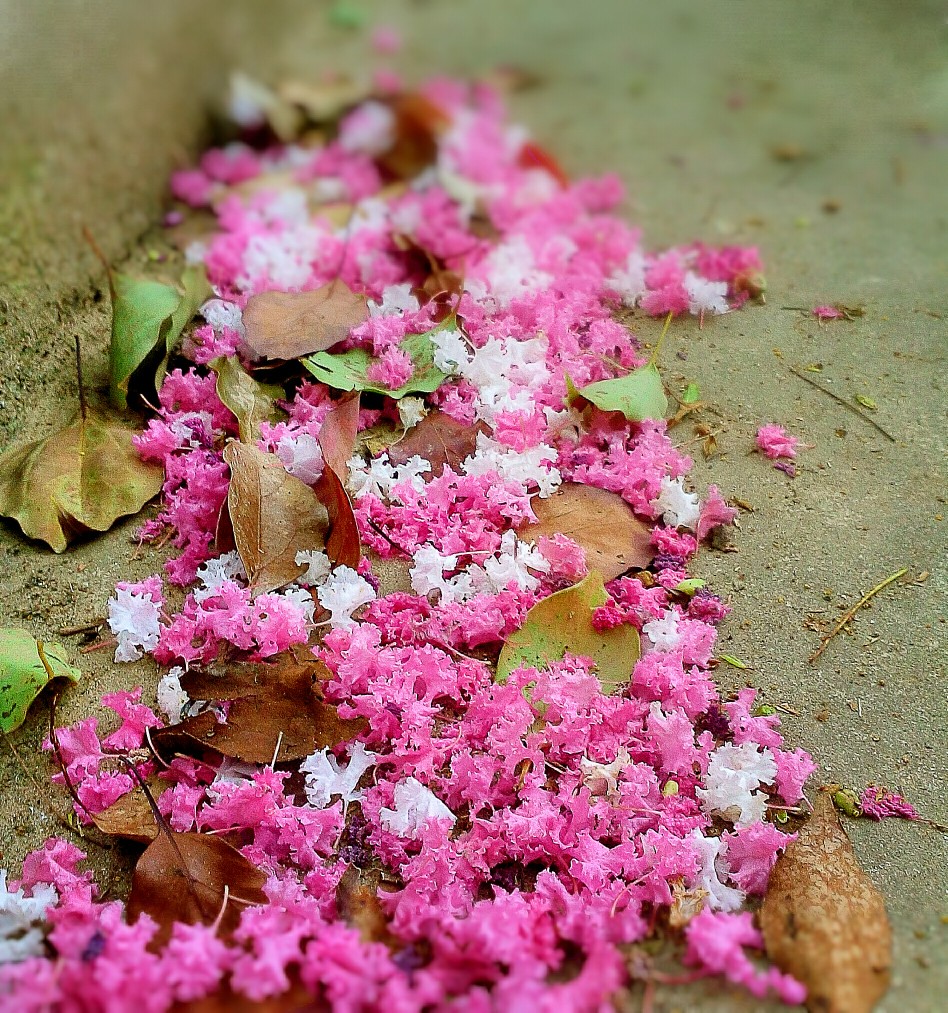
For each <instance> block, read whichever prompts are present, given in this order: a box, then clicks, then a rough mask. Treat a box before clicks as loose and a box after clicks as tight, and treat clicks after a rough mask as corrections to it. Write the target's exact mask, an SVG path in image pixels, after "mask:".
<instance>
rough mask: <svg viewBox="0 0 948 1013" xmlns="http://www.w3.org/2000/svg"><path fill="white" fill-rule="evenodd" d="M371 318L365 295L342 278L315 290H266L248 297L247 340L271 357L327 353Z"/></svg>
mask: <svg viewBox="0 0 948 1013" xmlns="http://www.w3.org/2000/svg"><path fill="white" fill-rule="evenodd" d="M368 318H369V309H368V304H367V303H366V301H365V296H362V295H358V294H357V293H356V292H353V291H352V289H351V288H349V287H348V285H346V284H345V283H343V282H342V281H340V280H339V279H338V278H336V279H335V280H333V281H331V282H329V284H328V285H323V286H322V288H317V289H313V290H312V291H310V292H260V293H259V294H258V295H253V296H251V297H250V299H249V300H248V301H247V306H246V308H245V309H244V315H243V322H244V329H245V331H246V334H245V336H244V340H245V342H246V343H247V345H248V347H249V348H250V349H251V350H252V351H253V352H255V353H256V354H257V355H259V356H262V357H263V358H266V359H297V358H299V357H300V356H301V355H309V354H310V353H312V352H322V351H325V350H326V349H327V348H332V346H333V345H336V344H338V343H339V342H340V341H343V340H344V339H345V338H347V337H348V336H349V331H350V330H352V328H353V327H358V326H359V324H361V323H364V322H365V321H366V320H368Z"/></svg>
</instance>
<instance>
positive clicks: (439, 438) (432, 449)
mask: <svg viewBox="0 0 948 1013" xmlns="http://www.w3.org/2000/svg"><path fill="white" fill-rule="evenodd" d="M489 432H490V430H489V429H488V428H487V426H485V425H484V423H483V422H478V423H476V424H475V425H473V426H469V425H467V424H466V423H464V422H458V421H457V419H453V418H451V416H450V415H448V414H446V413H445V412H442V411H438V410H435V411H433V412H429V413H428V414H427V415H426V416H425V417H424V418H423V419H422V420H421V422H419V423H418V425H416V426H413V427H412V428H411V429H410V430H409V431H408V434H407V435H406V436H405V438H404V439H402V440H398V442H396V443H393V444H392V445H391V446H390V447H389V448H388V459H389V460H390V461H391V462H392V464H404V463H405V462H406V461H407V460H408V459H409V458H410V457H414V456H415V455H416V454H418V455H419V456H421V457H423V458H425V460H427V461H431V472H432V474H433V475H436V476H437V475H440V474H441V473H442V472H443V471H444V469H445V467H448V468H453V469H454V470H455V471H456V470H458V468H459V467H460V465H461V462H462V461H463V460H464V458H465V457H468V456H469V455H470V454H473V453H474V449H475V447H476V446H477V434H478V433H484V434H487V433H489Z"/></svg>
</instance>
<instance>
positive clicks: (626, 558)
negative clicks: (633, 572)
mask: <svg viewBox="0 0 948 1013" xmlns="http://www.w3.org/2000/svg"><path fill="white" fill-rule="evenodd" d="M533 512H534V513H535V514H536V515H537V523H536V524H528V525H527V526H526V527H525V528H522V529H521V530H520V531H519V532H518V536H519V537H520V538H522V539H524V540H525V541H528V542H536V541H537V540H538V539H539V538H540V537H541V536H544V537H546V538H550V537H552V536H553V535H555V534H556V533H560V534H563V535H566V536H567V537H568V538H572V540H573V541H574V542H576V544H577V545H579V546H581V547H582V548H583V549H585V550H586V564H587V566H588V567H589V569H590V570H598V571H599V572H600V573H601V574H602V579H603V580H606V581H609V580H613V579H615V578H616V577H618V576H620V575H621V574H623V573H625V572H626V571H627V570H630V569H632V568H633V567H637V568H640V569H641V568H643V567H646V566H648V564H649V563H651V561H652V559H653V558H654V557H655V550H654V547H653V546H652V541H651V529H650V528H649V526H648V525H647V524H645V523H644V522H643V521H640V520H639V519H638V517H636V516H635V514H634V513H633V512H632V508H631V507H630V506H629V505H628V503H626V502H625V500H624V499H623V498H622V497H621V496H619V495H617V494H616V493H614V492H607V491H606V490H605V489H598V488H596V487H595V486H591V485H580V484H578V483H575V482H566V483H564V484H563V485H561V486H560V488H559V489H557V491H556V492H555V493H553V495H552V496H550V497H549V498H548V499H540V498H539V497H538V498H536V499H535V500H534V501H533Z"/></svg>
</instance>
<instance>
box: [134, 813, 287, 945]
mask: <svg viewBox="0 0 948 1013" xmlns="http://www.w3.org/2000/svg"><path fill="white" fill-rule="evenodd" d="M266 881H267V876H266V873H264V872H261V870H260V869H258V868H257V867H256V866H254V865H251V864H250V862H248V861H247V859H246V858H244V856H243V855H241V853H240V852H239V851H238V850H237V849H236V848H233V847H231V845H229V844H228V843H227V842H226V841H222V840H221V839H220V837H211V836H210V835H208V834H196V833H186V834H181V833H176V832H175V831H173V830H165V831H164V832H163V833H161V834H160V835H159V836H158V837H156V838H155V840H154V841H152V842H151V844H149V845H148V847H147V848H146V849H145V851H144V852H143V853H142V856H141V857H140V858H139V859H138V863H137V864H136V866H135V872H134V873H133V875H132V890H131V893H130V894H129V897H128V905H127V912H128V917H129V920H130V921H135V920H137V919H138V917H139V916H140V915H143V914H147V915H150V916H151V917H152V918H154V920H155V921H156V922H157V923H158V933H157V935H156V938H155V939H154V940H152V944H151V945H152V946H156V945H163V944H164V943H165V942H167V940H168V939H169V938H170V936H171V929H172V926H173V925H174V923H175V922H186V923H187V924H188V925H196V924H198V923H200V924H203V925H211V924H213V923H214V922H215V920H217V919H218V918H219V919H220V921H219V929H218V931H219V933H220V935H222V936H224V937H227V936H229V935H231V934H232V933H233V931H234V929H236V928H237V924H238V922H239V920H240V915H241V913H242V912H243V911H244V910H245V909H246V908H247V906H248V905H259V904H267V903H268V900H267V895H266V894H265V893H264V892H263V884H264V883H265V882H266ZM225 887H226V894H225Z"/></svg>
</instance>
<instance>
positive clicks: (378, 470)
mask: <svg viewBox="0 0 948 1013" xmlns="http://www.w3.org/2000/svg"><path fill="white" fill-rule="evenodd" d="M395 478H396V472H395V469H394V467H392V465H391V464H389V463H388V456H387V455H386V454H380V455H379V456H378V457H373V458H372V460H371V461H369V462H368V463H366V462H365V461H364V460H363V459H362V458H361V457H360V456H359V455H358V454H356V455H355V456H354V457H352V458H350V459H349V478H348V481H347V485H348V486H349V491H350V492H351V493H352V495H353V496H354V497H355V498H356V499H361V498H362V497H363V496H378V498H379V499H386V498H387V497H388V493H389V490H390V489H391V488H392V483H393V482H394V481H395Z"/></svg>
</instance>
